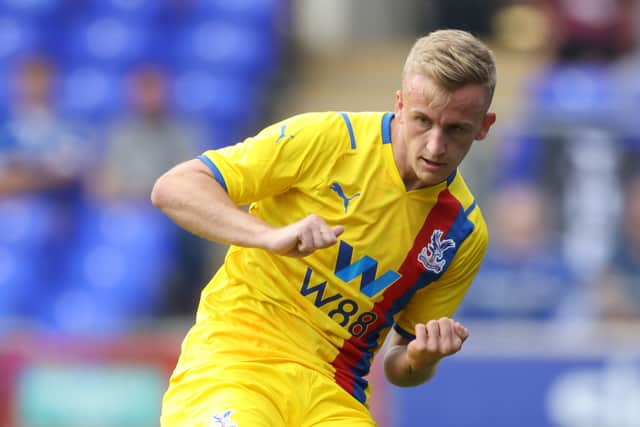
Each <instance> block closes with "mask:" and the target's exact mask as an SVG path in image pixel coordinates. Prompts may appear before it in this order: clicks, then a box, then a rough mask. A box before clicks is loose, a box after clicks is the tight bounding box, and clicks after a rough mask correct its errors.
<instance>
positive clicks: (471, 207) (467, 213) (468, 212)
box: [464, 200, 478, 216]
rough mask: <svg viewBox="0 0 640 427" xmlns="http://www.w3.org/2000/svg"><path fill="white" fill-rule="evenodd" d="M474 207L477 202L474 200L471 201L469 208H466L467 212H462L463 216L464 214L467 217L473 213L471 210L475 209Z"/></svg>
mask: <svg viewBox="0 0 640 427" xmlns="http://www.w3.org/2000/svg"><path fill="white" fill-rule="evenodd" d="M476 206H478V202H477V201H475V200H474V201H473V203H471V206H469V207H468V208H467V210H466V211H464V214H465V215H467V216H469V214H470V213H471V212H473V210H474V209H475V208H476Z"/></svg>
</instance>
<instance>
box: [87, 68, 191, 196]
mask: <svg viewBox="0 0 640 427" xmlns="http://www.w3.org/2000/svg"><path fill="white" fill-rule="evenodd" d="M130 77H131V78H130V81H129V83H130V85H129V87H128V90H129V91H128V95H129V100H130V105H131V109H130V110H129V112H128V114H125V115H124V116H123V117H121V118H120V120H119V121H118V123H116V124H115V126H114V127H113V128H112V129H111V130H110V131H109V132H108V136H107V139H106V145H105V153H104V162H103V164H102V167H101V168H99V169H100V174H99V175H98V177H97V180H96V182H95V183H94V188H93V189H94V190H95V191H96V192H97V193H98V194H101V195H102V196H104V197H107V198H133V199H148V197H149V194H150V193H151V188H152V187H153V183H154V182H155V180H156V179H157V178H158V177H159V176H160V175H161V174H162V173H163V172H164V171H166V170H167V169H169V168H170V167H171V166H172V165H175V164H176V163H179V162H181V161H184V160H188V159H191V158H193V157H195V156H196V155H198V153H199V152H200V151H202V149H203V141H202V140H201V136H200V135H199V133H198V131H197V130H196V129H194V128H193V127H190V126H188V125H187V124H185V123H183V122H181V121H179V120H177V119H176V117H175V116H173V115H172V114H171V112H170V111H169V101H168V90H169V85H170V81H169V76H168V75H167V73H166V72H165V71H164V70H163V69H161V68H159V67H155V66H152V65H144V66H140V67H139V68H137V69H136V70H134V71H133V72H132V74H131V76H130Z"/></svg>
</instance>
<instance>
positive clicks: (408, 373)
mask: <svg viewBox="0 0 640 427" xmlns="http://www.w3.org/2000/svg"><path fill="white" fill-rule="evenodd" d="M391 334H392V335H391V336H390V337H389V344H388V349H387V351H386V353H385V355H384V372H385V376H386V377H387V380H388V381H389V382H390V383H392V384H394V385H397V386H399V387H413V386H416V385H419V384H422V383H424V382H426V381H429V380H430V379H431V378H433V376H434V375H435V373H436V370H437V367H438V363H439V362H440V360H441V359H442V358H444V357H446V356H450V355H452V354H455V353H457V352H458V351H460V349H461V348H462V344H463V343H464V341H465V340H466V339H467V338H468V337H469V330H468V329H467V328H466V327H464V326H463V325H462V324H461V323H459V322H457V321H455V320H453V319H450V318H448V317H442V318H440V319H438V320H430V321H429V322H427V323H426V324H423V323H419V324H417V325H416V326H415V338H414V339H413V340H410V339H409V338H405V337H403V336H402V335H400V334H399V333H398V332H396V331H392V332H391Z"/></svg>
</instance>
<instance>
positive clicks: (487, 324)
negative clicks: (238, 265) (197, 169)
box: [0, 0, 640, 427]
mask: <svg viewBox="0 0 640 427" xmlns="http://www.w3.org/2000/svg"><path fill="white" fill-rule="evenodd" d="M438 28H460V29H465V30H468V31H471V32H473V33H474V34H476V35H477V36H479V37H480V38H482V39H483V40H484V41H485V42H486V43H487V44H489V45H490V46H491V47H492V49H493V50H494V52H495V54H496V58H497V62H498V87H497V91H496V96H495V100H494V105H493V109H494V111H495V112H496V113H497V115H498V122H497V123H496V125H495V127H494V128H493V132H492V134H490V136H489V138H488V140H486V141H482V142H480V143H477V144H475V145H474V147H473V149H472V151H471V153H470V155H469V157H468V159H467V160H466V163H465V164H464V165H463V175H464V176H465V178H466V180H467V182H468V184H469V186H470V187H471V188H472V190H473V191H474V193H475V194H476V196H477V199H478V201H479V204H480V205H481V206H482V207H483V210H484V212H485V216H486V218H487V221H488V223H489V227H490V233H491V236H492V239H491V245H490V248H489V251H488V254H487V261H486V262H485V264H484V266H483V267H482V269H481V271H480V273H479V275H478V277H477V279H476V280H475V282H474V284H473V285H472V287H471V290H470V292H469V294H468V296H467V298H466V299H465V301H464V303H463V305H462V306H461V307H460V309H459V311H458V313H457V314H456V317H457V318H458V319H459V320H462V321H463V322H464V323H465V324H467V326H469V328H470V330H471V338H470V339H469V341H468V342H467V343H466V344H465V348H464V350H463V351H462V352H461V353H460V354H459V355H457V356H456V357H454V358H451V359H448V360H445V361H444V362H443V363H442V365H441V370H440V373H439V375H438V376H437V377H436V379H435V380H434V381H433V382H431V383H429V384H426V385H423V386H421V387H418V388H413V389H400V388H396V387H392V386H389V385H387V384H386V383H385V381H384V380H383V379H382V376H381V370H380V365H379V364H378V363H376V364H375V365H374V369H373V372H372V375H371V378H370V380H371V382H372V384H373V387H374V392H373V401H372V410H373V413H374V415H375V417H376V419H377V421H378V423H379V424H380V426H382V427H392V426H393V427H395V426H401V427H404V426H427V425H430V426H451V427H454V426H455V427H458V426H459V427H462V426H474V427H477V426H492V427H500V426H505V427H506V426H509V427H511V426H514V425H517V426H520V427H546V426H550V427H551V426H553V427H637V426H640V127H638V126H637V122H638V120H637V119H636V112H637V111H638V110H639V109H640V53H639V52H640V51H639V50H638V47H639V42H640V7H639V5H638V4H637V1H636V0H580V1H578V0H521V1H516V0H486V1H480V0H457V1H446V0H422V1H419V0H396V1H394V2H389V1H385V0H323V1H313V0H233V1H231V0H0V426H7V427H75V426H77V427H81V426H82V427H93V426H95V427H151V426H157V425H158V416H159V410H160V400H161V396H162V393H163V392H164V389H165V387H166V385H167V380H168V376H169V375H170V373H171V370H172V368H173V366H174V365H175V362H176V359H177V355H178V352H179V346H180V342H181V339H182V337H183V336H184V334H185V332H186V331H187V329H188V328H189V326H190V325H191V323H192V322H193V320H194V313H195V307H196V305H197V301H198V296H199V293H200V290H201V289H202V287H203V286H204V285H205V284H206V282H207V281H208V280H209V278H210V277H211V275H212V274H213V273H214V272H215V270H216V269H217V268H218V266H219V265H220V263H221V261H222V258H223V256H224V252H225V249H226V248H225V247H223V246H221V245H217V244H214V243H209V242H204V241H201V240H199V239H197V238H195V237H193V236H191V235H189V234H187V233H185V232H181V231H180V230H179V229H178V228H177V227H176V226H174V225H173V224H172V223H170V222H169V220H167V219H166V218H164V217H162V215H161V214H160V213H159V212H158V211H156V210H155V209H154V208H153V207H152V206H151V205H150V202H149V193H150V190H151V187H152V185H153V182H154V180H155V179H156V178H157V177H158V176H159V175H160V174H162V173H163V172H164V171H166V170H167V169H168V168H170V167H171V166H172V165H174V164H176V163H179V162H181V161H183V160H187V159H191V158H194V157H196V156H197V155H198V154H200V153H201V152H202V151H204V150H206V149H209V148H216V147H222V146H225V145H228V144H232V143H235V142H237V141H239V140H241V139H243V138H244V137H246V136H250V135H251V134H253V133H255V132H256V131H257V130H259V129H261V128H262V127H264V126H266V125H267V124H269V123H271V122H274V121H277V120H280V119H282V118H285V117H287V116H289V115H292V114H295V113H299V112H306V111H323V110H347V111H349V110H351V111H358V110H369V111H371V110H376V111H388V110H391V109H392V108H393V100H394V93H395V90H396V89H397V88H398V85H399V78H400V71H401V68H402V65H403V61H404V58H405V56H406V54H407V53H408V51H409V49H410V47H411V45H412V43H413V41H414V40H415V39H416V38H417V37H418V36H420V35H422V34H425V33H427V32H429V31H431V30H434V29H438ZM378 362H379V361H378Z"/></svg>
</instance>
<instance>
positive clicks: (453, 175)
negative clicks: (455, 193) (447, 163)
mask: <svg viewBox="0 0 640 427" xmlns="http://www.w3.org/2000/svg"><path fill="white" fill-rule="evenodd" d="M456 175H458V169H455V170H454V171H453V172H451V175H449V176H448V177H447V185H451V183H452V182H453V180H454V179H456Z"/></svg>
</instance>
